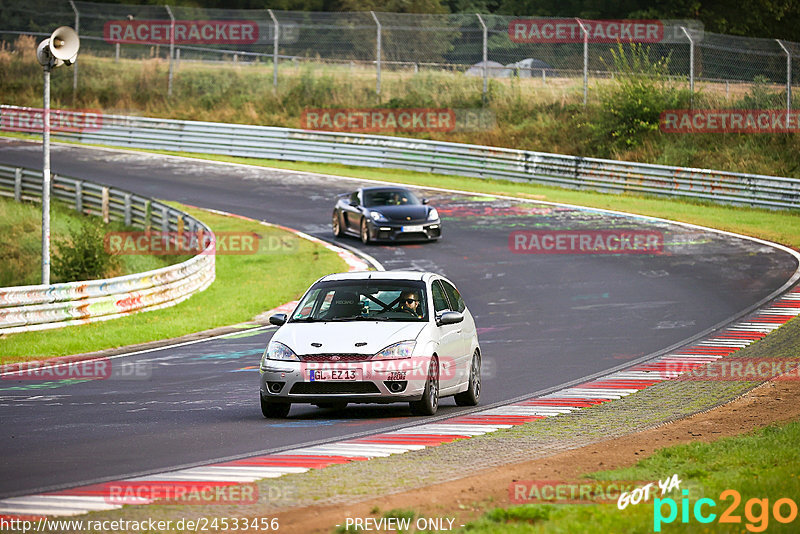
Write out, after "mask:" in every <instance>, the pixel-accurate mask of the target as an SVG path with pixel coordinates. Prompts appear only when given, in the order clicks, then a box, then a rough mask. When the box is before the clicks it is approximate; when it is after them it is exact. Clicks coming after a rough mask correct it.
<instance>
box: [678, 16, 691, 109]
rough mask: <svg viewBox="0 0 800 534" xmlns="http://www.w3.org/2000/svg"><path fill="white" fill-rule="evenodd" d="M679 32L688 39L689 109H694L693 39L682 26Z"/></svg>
mask: <svg viewBox="0 0 800 534" xmlns="http://www.w3.org/2000/svg"><path fill="white" fill-rule="evenodd" d="M681 30H682V31H683V33H684V35H686V38H687V39H689V93H690V95H689V109H694V39H692V36H691V34H689V32H688V31H687V30H686V28H685V27H684V26H681Z"/></svg>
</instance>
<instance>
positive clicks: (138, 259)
mask: <svg viewBox="0 0 800 534" xmlns="http://www.w3.org/2000/svg"><path fill="white" fill-rule="evenodd" d="M83 220H85V217H82V216H81V215H79V214H78V213H77V212H75V211H74V210H72V209H70V208H68V207H66V206H64V205H62V204H60V203H53V204H51V206H50V240H51V248H50V254H51V257H53V256H56V255H58V242H59V240H61V239H65V238H68V237H69V236H70V235H71V234H73V233H74V232H75V231H76V230H77V229H78V228H79V227H80V225H81V222H82V221H83ZM104 230H105V231H109V232H121V231H126V230H133V228H127V227H125V226H124V225H123V224H122V223H119V222H114V221H112V222H111V223H110V224H108V225H107V226H105V227H104ZM184 259H186V257H176V256H144V255H126V256H119V257H118V258H117V261H116V262H115V264H114V265H113V266H112V268H111V269H110V270H109V271H108V272H106V273H105V277H108V278H110V277H114V276H122V275H126V274H132V273H140V272H144V271H150V270H153V269H159V268H161V267H165V266H167V265H171V264H173V263H178V262H180V261H183V260H184ZM41 261H42V207H41V204H38V203H31V202H14V200H13V199H10V198H5V197H0V287H7V286H24V285H36V284H41V283H42V268H41ZM50 280H51V282H53V283H57V282H71V281H73V280H65V279H63V278H61V277H59V276H58V273H57V272H56V271H55V270H52V273H51V278H50Z"/></svg>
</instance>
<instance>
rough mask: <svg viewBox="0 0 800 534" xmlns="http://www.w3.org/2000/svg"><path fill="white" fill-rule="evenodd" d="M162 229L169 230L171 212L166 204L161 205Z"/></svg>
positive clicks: (165, 231)
mask: <svg viewBox="0 0 800 534" xmlns="http://www.w3.org/2000/svg"><path fill="white" fill-rule="evenodd" d="M161 231H162V232H164V233H165V234H166V233H167V232H169V212H168V211H167V207H166V206H161Z"/></svg>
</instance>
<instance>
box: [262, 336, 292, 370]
mask: <svg viewBox="0 0 800 534" xmlns="http://www.w3.org/2000/svg"><path fill="white" fill-rule="evenodd" d="M265 360H281V361H291V362H299V361H300V358H298V357H297V354H295V353H294V351H293V350H292V349H290V348H289V347H287V346H286V345H284V344H283V343H278V342H277V341H270V342H269V345H267V350H265V351H264V356H263V357H262V358H261V362H262V364H263V363H264V361H265Z"/></svg>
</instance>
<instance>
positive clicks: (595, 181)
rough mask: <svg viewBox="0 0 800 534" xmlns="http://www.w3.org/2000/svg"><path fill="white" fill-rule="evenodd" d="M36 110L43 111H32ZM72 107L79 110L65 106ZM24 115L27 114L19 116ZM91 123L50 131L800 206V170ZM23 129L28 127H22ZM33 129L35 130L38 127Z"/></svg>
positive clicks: (112, 120)
mask: <svg viewBox="0 0 800 534" xmlns="http://www.w3.org/2000/svg"><path fill="white" fill-rule="evenodd" d="M36 113H37V110H33V109H31V108H20V107H15V106H0V129H3V130H14V129H15V127H16V129H21V130H23V131H26V130H25V129H24V128H19V125H20V124H34V123H35V117H33V115H35V114H36ZM38 113H41V112H38ZM70 113H71V114H72V115H73V116H80V115H81V113H78V112H70ZM22 116H25V121H21V120H20V117H22ZM75 123H76V124H88V125H91V128H88V127H86V128H83V129H82V130H81V131H57V130H55V131H54V132H53V134H52V135H53V136H54V137H55V138H61V139H66V140H71V141H79V142H82V143H95V144H105V145H114V146H121V147H131V148H145V149H156V150H173V151H182V152H196V153H207V154H208V153H210V154H224V155H229V156H243V157H252V158H267V159H278V160H289V161H308V162H323V163H341V164H345V165H358V166H365V167H378V168H381V167H384V168H393V169H407V170H413V171H421V172H429V173H435V174H454V175H460V176H472V177H478V178H490V179H498V178H499V179H505V180H513V181H525V182H536V183H541V184H547V185H555V186H559V187H567V188H575V189H587V190H593V191H601V192H615V193H626V192H630V193H639V194H649V195H658V196H665V197H673V198H674V197H684V198H693V199H700V200H709V201H714V202H720V203H729V204H740V205H750V206H761V207H768V208H789V209H797V208H800V179H797V178H781V177H775V176H766V175H758V174H745V173H734V172H725V171H714V170H707V169H694V168H686V167H670V166H665V165H652V164H646V163H635V162H626V161H614V160H606V159H596V158H582V157H576V156H567V155H560V154H548V153H543V152H532V151H527V150H515V149H509V148H495V147H488V146H479V145H467V144H459V143H447V142H442V141H429V140H419V139H410V138H401V137H388V136H379V135H362V134H352V133H335V132H322V131H310V130H298V129H291V128H273V127H267V126H248V125H238V124H222V123H212V122H195V121H182V120H170V119H154V118H145V117H129V116H121V115H92V116H89V114H87V118H86V120H82V121H77V122H75ZM27 131H32V129H31V128H28V130H27ZM34 131H35V130H34Z"/></svg>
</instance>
